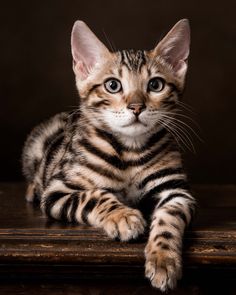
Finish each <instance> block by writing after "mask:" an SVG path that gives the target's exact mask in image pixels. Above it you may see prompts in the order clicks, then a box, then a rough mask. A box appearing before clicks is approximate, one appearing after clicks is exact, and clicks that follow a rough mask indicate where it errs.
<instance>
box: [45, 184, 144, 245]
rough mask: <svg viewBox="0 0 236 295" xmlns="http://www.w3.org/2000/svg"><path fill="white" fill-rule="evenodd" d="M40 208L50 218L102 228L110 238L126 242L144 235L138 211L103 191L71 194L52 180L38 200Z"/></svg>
mask: <svg viewBox="0 0 236 295" xmlns="http://www.w3.org/2000/svg"><path fill="white" fill-rule="evenodd" d="M41 208H42V209H43V211H44V212H45V213H46V214H47V215H48V216H50V217H52V218H55V219H58V220H65V221H69V222H78V223H79V224H89V225H92V226H95V227H99V228H103V229H104V231H105V232H106V233H107V235H108V236H109V237H111V238H119V239H120V240H122V241H128V240H130V239H134V238H136V237H138V236H139V235H140V234H142V233H143V232H144V229H145V221H144V219H143V217H142V214H141V212H140V211H139V210H136V209H132V208H129V207H127V206H125V205H124V204H123V203H121V202H120V201H119V200H118V199H117V197H116V196H115V194H113V193H111V192H109V191H107V190H103V189H94V190H74V189H70V188H68V187H67V186H66V184H64V183H63V182H62V181H60V180H53V181H52V182H51V183H50V185H49V186H48V187H47V189H46V190H45V192H44V193H43V195H42V198H41Z"/></svg>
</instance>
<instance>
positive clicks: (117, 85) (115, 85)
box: [104, 79, 122, 93]
mask: <svg viewBox="0 0 236 295" xmlns="http://www.w3.org/2000/svg"><path fill="white" fill-rule="evenodd" d="M104 86H105V88H106V90H107V91H108V92H110V93H117V92H120V91H121V90H122V85H121V82H120V81H119V80H117V79H108V80H107V81H106V82H105V83H104Z"/></svg>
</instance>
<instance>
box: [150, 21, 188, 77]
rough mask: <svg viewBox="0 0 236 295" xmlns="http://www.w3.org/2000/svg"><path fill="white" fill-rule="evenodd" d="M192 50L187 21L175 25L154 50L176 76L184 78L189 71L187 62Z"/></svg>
mask: <svg viewBox="0 0 236 295" xmlns="http://www.w3.org/2000/svg"><path fill="white" fill-rule="evenodd" d="M189 48H190V26H189V21H188V20H187V19H182V20H180V21H179V22H177V23H176V24H175V26H174V27H173V28H172V29H171V30H170V31H169V33H168V34H167V35H166V36H165V37H164V38H163V39H162V40H161V41H160V42H159V43H158V45H157V46H156V48H155V49H154V53H155V55H159V56H161V57H162V58H163V59H164V60H166V61H167V63H168V64H170V65H171V66H172V69H173V70H174V72H175V74H176V75H177V76H179V77H181V78H182V77H184V76H185V73H186V71H187V66H188V64H187V62H188V56H189Z"/></svg>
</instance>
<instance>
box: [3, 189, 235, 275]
mask: <svg viewBox="0 0 236 295" xmlns="http://www.w3.org/2000/svg"><path fill="white" fill-rule="evenodd" d="M193 190H194V192H195V196H196V198H197V200H198V204H199V206H198V207H199V208H198V212H197V216H196V218H195V221H194V223H193V224H192V226H191V228H190V229H189V230H188V231H187V232H186V235H185V239H184V254H183V256H184V266H185V268H186V269H188V268H201V269H203V270H204V269H209V268H211V269H213V268H215V269H217V268H219V267H220V268H221V269H222V268H225V269H232V270H235V269H236V186H235V185H227V186H226V185H224V186H220V185H214V186H213V185H212V186H203V185H198V186H196V187H194V188H193ZM24 191H25V185H24V183H1V184H0V200H1V206H0V265H1V266H2V267H0V274H1V275H4V274H5V275H8V274H9V273H10V274H17V275H23V274H25V273H27V274H38V273H40V274H41V275H49V274H52V273H54V274H55V273H58V274H63V275H64V276H65V275H68V276H70V275H73V274H76V275H78V274H79V275H81V276H83V275H86V274H88V273H93V274H96V275H97V276H102V275H104V274H110V275H111V274H112V275H113V274H114V275H118V276H119V275H121V274H122V276H124V275H126V274H127V275H128V274H130V273H132V275H134V274H135V273H137V274H138V273H143V271H144V269H143V265H144V255H143V250H144V245H145V242H146V239H145V238H143V239H142V240H139V241H135V242H129V243H125V242H119V241H111V240H110V239H109V238H107V237H106V235H104V234H103V232H102V231H101V230H96V229H93V228H90V227H85V226H72V225H68V224H63V223H59V222H56V221H53V220H48V219H47V218H46V217H45V216H43V215H42V213H41V212H40V210H39V208H37V207H35V206H33V205H32V204H29V203H26V202H25V199H24Z"/></svg>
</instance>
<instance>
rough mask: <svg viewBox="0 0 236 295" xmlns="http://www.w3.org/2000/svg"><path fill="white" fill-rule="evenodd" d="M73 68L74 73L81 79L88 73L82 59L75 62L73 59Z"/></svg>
mask: <svg viewBox="0 0 236 295" xmlns="http://www.w3.org/2000/svg"><path fill="white" fill-rule="evenodd" d="M73 68H74V71H75V73H76V75H78V76H79V77H80V78H81V80H84V79H85V78H86V77H87V76H88V74H89V71H88V69H87V67H86V65H85V64H84V63H83V62H82V61H78V62H77V63H76V62H75V61H73Z"/></svg>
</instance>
